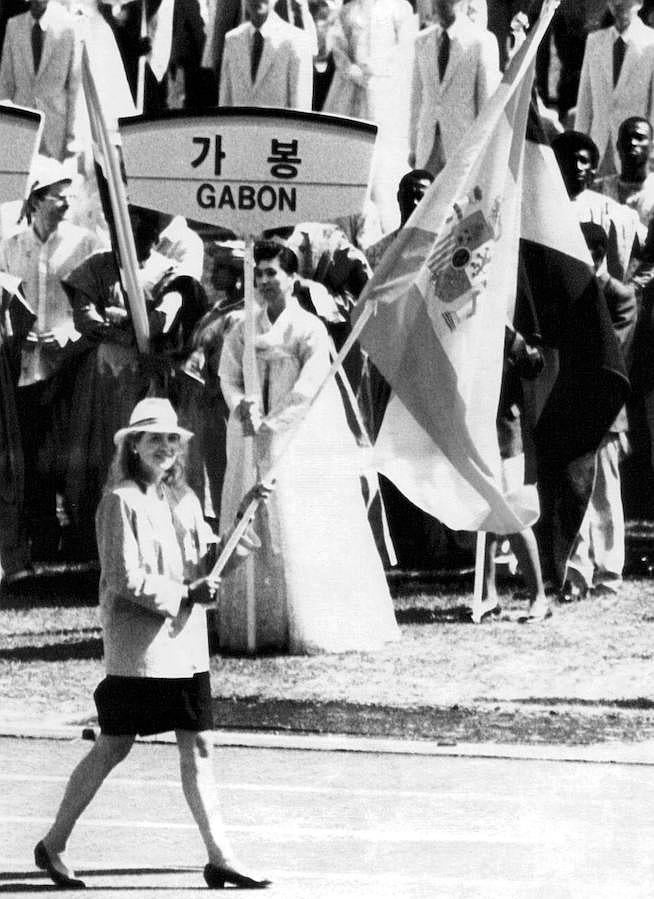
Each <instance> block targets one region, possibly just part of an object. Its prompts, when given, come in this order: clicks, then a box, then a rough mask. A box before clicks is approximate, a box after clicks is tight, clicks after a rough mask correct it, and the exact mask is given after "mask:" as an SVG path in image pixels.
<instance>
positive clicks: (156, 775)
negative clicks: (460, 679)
mask: <svg viewBox="0 0 654 899" xmlns="http://www.w3.org/2000/svg"><path fill="white" fill-rule="evenodd" d="M87 748H88V744H86V743H84V742H82V741H81V740H75V741H71V740H44V739H17V738H13V737H4V738H0V757H1V758H2V766H1V767H0V830H1V831H2V833H3V834H5V839H4V840H3V842H2V849H1V850H0V870H1V871H2V872H4V873H0V891H1V892H8V893H21V894H23V895H30V894H32V893H36V892H40V891H42V890H44V889H47V890H49V887H48V886H46V883H47V881H46V880H44V879H43V877H42V875H40V874H39V873H38V872H36V871H35V870H34V868H33V866H32V863H31V850H32V846H33V844H34V843H35V842H36V840H37V839H38V838H39V836H40V835H41V834H42V833H43V831H44V830H45V828H46V827H47V823H48V821H49V819H50V816H51V814H52V812H53V810H54V808H55V806H56V804H57V801H58V798H59V796H60V794H61V791H62V789H63V786H64V782H65V779H66V777H67V775H68V773H69V771H70V769H71V768H72V766H73V764H74V763H75V761H76V760H77V759H78V758H79V757H80V756H81V754H82V753H84V752H85V751H86V749H87ZM216 771H217V776H218V778H219V781H220V785H221V793H222V795H223V797H224V809H225V817H226V820H227V822H228V824H229V829H230V832H231V834H232V836H233V838H234V840H235V842H236V844H237V847H238V849H239V851H240V853H241V854H242V856H243V857H244V858H245V859H247V860H248V861H249V862H251V863H253V864H256V866H257V867H258V868H259V869H260V870H261V871H262V872H263V871H265V872H267V873H269V875H270V876H271V877H273V879H274V881H275V885H274V887H273V888H272V889H271V890H269V892H268V894H267V895H270V897H271V899H274V897H280V899H281V897H284V899H305V897H307V896H311V897H315V899H334V897H358V899H391V897H392V899H396V897H400V899H434V897H438V899H464V897H465V899H477V897H479V899H495V897H497V899H500V897H501V899H513V897H515V899H536V897H537V899H563V897H566V899H568V897H569V899H572V897H575V899H580V897H588V899H591V897H592V899H604V897H607V899H608V897H611V899H641V897H642V899H651V897H652V895H654V854H653V852H652V847H653V846H654V820H653V818H654V814H653V812H652V809H654V766H652V765H643V764H606V763H604V764H599V763H579V762H562V761H535V760H524V759H517V758H516V759H499V758H496V759H481V758H473V757H468V758H466V757H459V758H455V757H451V758H447V757H442V756H428V755H410V754H405V753H402V752H399V753H395V754H394V753H390V754H389V753H384V752H376V753H372V752H356V753H350V752H332V751H323V752H315V751H314V752H309V751H303V750H301V749H269V748H248V747H243V746H241V747H220V748H218V749H217V754H216ZM70 849H71V856H72V857H73V858H74V859H75V860H76V863H77V866H78V871H80V872H81V873H83V875H84V876H85V877H86V879H87V883H88V885H89V887H93V892H94V895H96V896H101V897H104V896H105V895H106V896H109V895H112V896H115V895H116V893H119V894H121V893H123V892H125V893H126V894H127V893H129V894H130V895H132V896H134V895H141V894H142V895H146V894H147V896H148V897H153V899H154V897H157V896H159V895H161V896H164V895H166V896H171V895H173V896H178V895H184V896H187V895H188V896H191V895H194V894H195V891H196V889H198V891H199V890H200V889H201V888H202V887H203V881H202V878H201V866H202V864H203V854H202V848H201V846H200V844H199V838H198V837H197V835H196V832H195V829H194V826H193V824H192V823H191V821H190V817H189V814H188V812H187V810H186V808H185V806H184V803H183V800H182V797H181V791H180V788H179V784H178V782H177V769H176V750H175V748H174V747H173V746H171V745H170V744H139V745H137V746H136V747H135V749H134V751H133V753H132V755H131V756H130V757H129V759H128V760H127V761H126V762H125V764H124V765H123V766H122V767H121V768H120V769H119V770H118V772H116V773H115V774H114V775H113V776H112V778H111V779H110V780H109V781H108V782H107V784H106V785H105V789H104V792H102V793H101V794H100V795H99V796H98V797H97V799H96V801H95V803H94V804H93V805H92V806H91V807H90V808H89V809H88V811H87V813H86V815H85V816H84V818H83V819H82V822H81V823H80V826H79V828H78V830H77V832H76V834H75V835H74V838H73V841H72V844H71V847H70ZM198 894H199V892H198ZM205 895H206V894H205Z"/></svg>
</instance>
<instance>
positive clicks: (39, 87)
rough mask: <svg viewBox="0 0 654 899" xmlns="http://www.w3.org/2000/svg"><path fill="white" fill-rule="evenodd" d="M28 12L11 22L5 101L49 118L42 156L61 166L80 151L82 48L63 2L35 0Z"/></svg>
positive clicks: (0, 88) (0, 71) (0, 92)
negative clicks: (76, 127) (78, 108)
mask: <svg viewBox="0 0 654 899" xmlns="http://www.w3.org/2000/svg"><path fill="white" fill-rule="evenodd" d="M29 7H30V8H29V12H26V13H23V14H22V15H19V16H14V18H12V19H10V20H9V21H8V22H7V31H6V34H5V41H4V46H3V48H2V63H1V64H0V100H5V101H6V100H11V101H12V102H13V103H16V104H17V105H19V106H28V107H30V108H32V109H38V110H40V111H41V112H42V113H43V114H44V122H43V139H42V141H41V153H42V154H43V155H45V156H51V157H53V158H54V159H57V160H59V161H60V162H61V161H62V160H63V159H65V158H66V156H69V155H72V154H73V153H74V152H75V146H74V139H75V135H74V122H75V108H76V99H77V91H78V88H79V81H80V69H79V48H78V44H77V40H76V37H75V30H74V26H73V19H72V17H71V16H70V15H69V14H68V13H67V12H66V11H65V10H64V9H62V7H61V6H60V5H59V4H58V3H51V4H49V3H48V0H30V4H29Z"/></svg>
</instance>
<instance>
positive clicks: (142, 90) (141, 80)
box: [136, 0, 148, 115]
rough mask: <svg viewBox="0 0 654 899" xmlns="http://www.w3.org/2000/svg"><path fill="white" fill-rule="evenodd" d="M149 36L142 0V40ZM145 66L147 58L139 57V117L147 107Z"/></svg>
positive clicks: (137, 99)
mask: <svg viewBox="0 0 654 899" xmlns="http://www.w3.org/2000/svg"><path fill="white" fill-rule="evenodd" d="M147 36H148V19H147V15H146V12H145V0H141V28H140V37H141V40H143V39H144V38H146V37H147ZM145 64H146V58H145V56H144V55H143V54H141V55H140V56H139V66H138V74H137V76H136V111H137V112H138V114H139V115H143V112H144V106H145Z"/></svg>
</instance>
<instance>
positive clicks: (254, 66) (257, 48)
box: [250, 28, 263, 84]
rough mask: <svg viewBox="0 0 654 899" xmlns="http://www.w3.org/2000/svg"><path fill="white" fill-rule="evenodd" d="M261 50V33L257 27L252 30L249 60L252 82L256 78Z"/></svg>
mask: <svg viewBox="0 0 654 899" xmlns="http://www.w3.org/2000/svg"><path fill="white" fill-rule="evenodd" d="M262 52H263V35H262V34H261V32H260V31H259V29H258V28H255V30H254V36H253V38H252V58H251V60H250V75H251V76H252V84H254V82H255V81H256V80H257V71H258V69H259V63H260V62H261V54H262Z"/></svg>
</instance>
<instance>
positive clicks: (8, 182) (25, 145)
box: [0, 103, 42, 202]
mask: <svg viewBox="0 0 654 899" xmlns="http://www.w3.org/2000/svg"><path fill="white" fill-rule="evenodd" d="M41 120H42V116H41V113H40V112H36V111H35V110H32V109H24V108H23V107H22V106H12V105H9V104H7V105H5V104H4V103H0V202H5V201H7V200H17V199H21V200H22V199H23V198H24V196H25V192H26V190H27V176H28V174H29V173H30V171H31V169H32V163H33V161H34V157H35V155H36V153H37V151H38V148H39V144H40V143H41V127H42V125H41Z"/></svg>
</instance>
